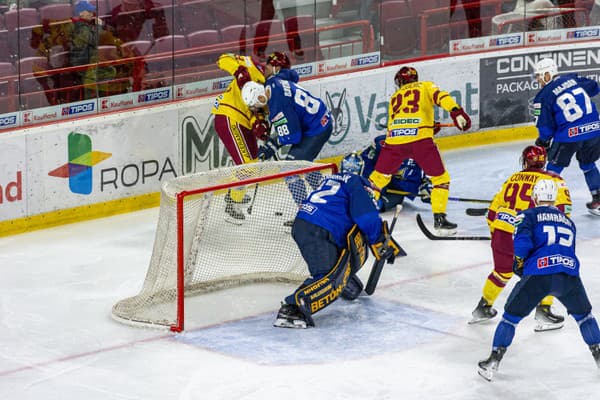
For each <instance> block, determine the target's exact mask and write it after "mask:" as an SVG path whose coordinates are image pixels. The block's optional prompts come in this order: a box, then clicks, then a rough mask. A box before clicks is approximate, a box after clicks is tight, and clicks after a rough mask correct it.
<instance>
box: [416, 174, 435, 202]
mask: <svg viewBox="0 0 600 400" xmlns="http://www.w3.org/2000/svg"><path fill="white" fill-rule="evenodd" d="M432 190H433V185H432V184H431V180H430V179H429V178H428V177H424V178H423V180H422V181H421V185H420V186H419V196H420V197H421V201H422V202H423V203H427V204H431V191H432Z"/></svg>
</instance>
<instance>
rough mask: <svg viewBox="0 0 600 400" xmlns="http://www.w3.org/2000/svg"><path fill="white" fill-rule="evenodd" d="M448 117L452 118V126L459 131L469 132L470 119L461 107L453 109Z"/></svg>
mask: <svg viewBox="0 0 600 400" xmlns="http://www.w3.org/2000/svg"><path fill="white" fill-rule="evenodd" d="M450 117H451V118H452V121H453V122H454V125H456V127H457V128H458V129H460V130H461V131H466V130H469V128H470V127H471V118H470V117H469V115H468V114H467V113H466V112H465V110H463V109H462V107H455V108H454V109H453V110H452V111H450Z"/></svg>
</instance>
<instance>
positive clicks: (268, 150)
mask: <svg viewBox="0 0 600 400" xmlns="http://www.w3.org/2000/svg"><path fill="white" fill-rule="evenodd" d="M277 150H279V146H278V145H277V142H276V141H275V140H274V139H272V138H268V139H267V142H266V143H265V144H264V145H263V146H260V147H259V149H258V159H259V160H261V161H265V160H270V159H271V158H273V157H274V156H275V153H277Z"/></svg>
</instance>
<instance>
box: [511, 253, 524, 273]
mask: <svg viewBox="0 0 600 400" xmlns="http://www.w3.org/2000/svg"><path fill="white" fill-rule="evenodd" d="M524 262H525V260H524V259H523V258H522V257H519V256H515V257H514V259H513V266H512V270H513V272H514V273H515V275H518V276H523V263H524Z"/></svg>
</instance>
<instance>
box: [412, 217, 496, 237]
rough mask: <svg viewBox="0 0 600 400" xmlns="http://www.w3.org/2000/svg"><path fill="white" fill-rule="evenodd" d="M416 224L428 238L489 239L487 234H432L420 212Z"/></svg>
mask: <svg viewBox="0 0 600 400" xmlns="http://www.w3.org/2000/svg"><path fill="white" fill-rule="evenodd" d="M417 225H419V229H421V232H423V234H424V235H425V236H426V237H427V239H429V240H490V239H491V238H490V237H489V236H438V235H435V234H433V233H432V232H431V231H430V230H429V229H427V227H426V226H425V223H424V222H423V219H422V218H421V214H419V213H417Z"/></svg>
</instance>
